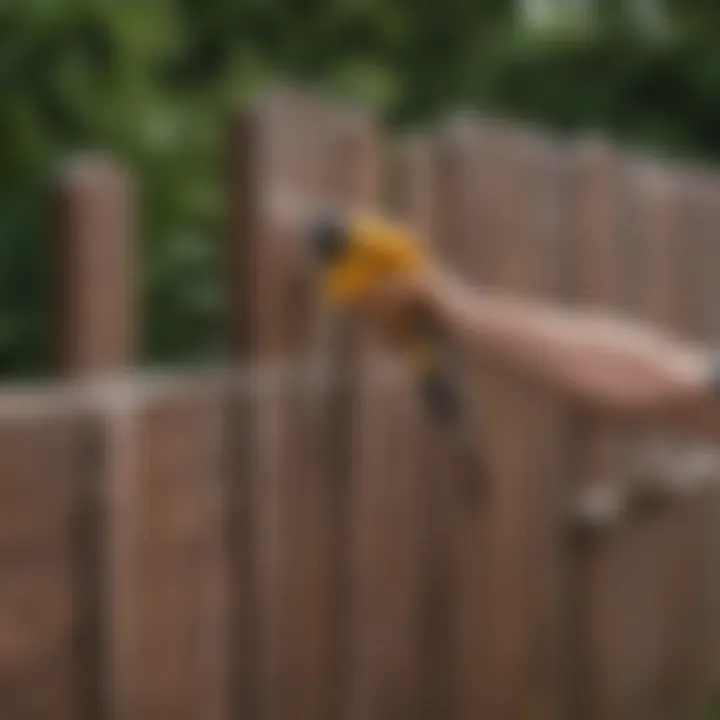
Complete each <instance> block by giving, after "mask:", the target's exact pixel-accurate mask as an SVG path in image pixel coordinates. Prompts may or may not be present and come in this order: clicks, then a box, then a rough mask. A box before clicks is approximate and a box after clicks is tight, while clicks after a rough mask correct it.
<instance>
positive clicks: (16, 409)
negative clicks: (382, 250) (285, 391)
mask: <svg viewBox="0 0 720 720" xmlns="http://www.w3.org/2000/svg"><path fill="white" fill-rule="evenodd" d="M363 373H364V375H365V376H366V378H367V379H369V380H371V381H373V382H378V383H380V384H381V385H384V384H388V386H391V385H392V384H394V383H396V382H398V381H400V380H401V379H402V378H403V377H405V376H406V375H407V370H406V369H405V368H404V367H403V366H402V363H400V362H399V361H397V360H395V359H393V358H390V357H378V358H374V359H373V362H372V363H371V364H367V365H365V366H364V368H363ZM351 377H352V372H349V371H347V370H345V369H343V368H341V367H339V366H338V365H336V364H334V363H331V362H328V361H326V362H323V361H320V360H312V361H310V362H267V363H262V364H260V365H246V366H237V365H235V366H233V365H227V366H224V365H223V366H214V367H211V368H202V369H198V370H185V371H183V370H169V371H157V372H152V371H150V372H141V373H128V374H123V375H111V376H102V377H89V378H84V379H68V380H57V381H50V382H45V383H41V384H37V383H35V384H27V385H16V386H8V387H6V388H5V389H4V390H0V420H12V419H35V418H42V417H53V416H57V415H58V414H64V413H68V412H72V411H83V410H85V411H92V410H106V411H113V410H118V411H121V410H123V409H127V408H129V407H133V406H135V405H136V404H138V403H141V404H142V403H143V402H147V401H155V400H159V399H162V398H165V397H169V396H172V395H173V394H175V393H179V394H187V393H190V394H192V393H193V392H207V391H209V392H223V391H229V392H240V393H242V392H247V393H252V392H258V393H260V394H264V393H265V392H272V391H273V390H276V389H277V388H278V387H287V388H291V387H299V388H303V389H305V390H307V391H310V392H317V393H318V394H320V395H322V394H323V393H326V392H327V391H329V390H331V389H333V388H335V387H338V386H341V385H343V384H344V383H345V382H346V381H348V380H350V379H351Z"/></svg>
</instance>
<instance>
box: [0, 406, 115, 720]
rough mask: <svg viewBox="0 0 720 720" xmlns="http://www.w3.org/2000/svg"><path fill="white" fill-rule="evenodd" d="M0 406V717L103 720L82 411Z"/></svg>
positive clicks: (89, 439) (94, 500)
mask: <svg viewBox="0 0 720 720" xmlns="http://www.w3.org/2000/svg"><path fill="white" fill-rule="evenodd" d="M9 405H10V406H11V407H12V409H10V410H9V411H8V412H7V413H6V409H7V408H6V405H5V403H3V404H2V405H0V458H1V461H0V465H1V468H0V515H1V516H2V517H1V518H0V715H2V717H3V718H7V719H8V720H20V719H21V718H23V719H24V718H38V720H42V719H43V718H47V719H48V720H51V719H52V720H63V719H66V720H75V719H76V718H77V719H78V720H83V719H85V718H87V719H88V720H89V719H91V718H98V717H100V712H101V704H100V680H101V673H100V668H99V662H100V645H99V643H100V633H99V627H98V620H99V616H98V611H99V608H98V600H99V586H98V557H97V552H98V534H97V521H98V511H99V507H98V497H97V485H96V480H97V472H98V460H99V458H100V457H101V453H102V445H101V438H99V437H98V435H97V433H96V430H97V428H96V427H95V426H94V425H93V424H92V422H91V420H90V419H89V418H88V417H87V416H86V414H85V413H83V412H82V411H78V410H75V409H72V408H55V409H54V411H53V412H52V413H50V412H49V410H47V409H46V408H45V406H43V405H42V403H41V404H40V405H39V406H38V405H37V404H36V403H35V402H34V401H30V402H29V403H28V404H27V405H26V404H25V403H24V402H22V401H20V402H18V399H17V398H16V399H15V400H13V401H11V402H10V403H9Z"/></svg>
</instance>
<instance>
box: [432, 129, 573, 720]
mask: <svg viewBox="0 0 720 720" xmlns="http://www.w3.org/2000/svg"><path fill="white" fill-rule="evenodd" d="M450 133H451V135H450V137H449V138H448V140H449V141H450V143H451V147H449V148H447V152H449V153H454V157H453V155H452V154H451V155H449V156H448V157H447V161H448V162H449V163H452V164H451V165H449V166H447V167H446V174H445V177H444V180H445V182H443V189H442V190H441V191H440V192H441V193H442V204H443V208H444V210H445V212H446V215H445V226H444V228H443V229H444V232H445V239H446V242H447V243H448V245H449V246H450V250H449V255H450V258H451V260H452V261H454V262H455V264H456V267H457V268H458V270H459V271H460V272H461V273H464V274H465V275H466V277H467V279H468V280H469V281H470V282H475V283H477V282H480V283H483V284H484V285H485V286H494V287H499V288H506V289H508V290H510V291H512V292H519V293H522V294H530V295H537V294H539V295H545V294H555V293H557V292H558V290H559V288H560V285H561V281H562V277H561V275H562V267H561V263H560V261H561V259H562V254H561V245H560V243H561V242H562V228H561V225H560V217H561V215H560V213H561V204H562V172H561V169H562V168H561V163H560V156H559V154H558V153H557V152H556V150H555V149H554V148H553V147H552V146H551V145H550V144H547V145H546V144H544V143H543V142H541V141H540V140H538V139H535V138H530V137H527V136H524V135H522V134H521V133H517V132H515V131H513V130H512V129H509V128H505V127H501V126H495V127H493V126H489V125H482V126H480V127H479V128H477V129H475V130H473V129H472V128H471V127H467V126H466V125H465V124H464V123H461V124H460V125H458V126H456V127H455V128H454V129H451V131H450ZM453 170H454V173H453ZM447 171H450V173H451V174H450V175H448V174H447ZM458 173H459V175H458ZM453 174H454V177H453ZM518 207H523V208H525V211H524V212H523V213H519V212H517V208H518ZM465 371H466V376H467V380H468V382H467V386H468V387H469V388H470V393H469V395H468V397H469V398H471V408H472V417H473V420H474V422H475V423H476V428H477V429H476V433H475V434H476V436H477V442H478V445H480V444H481V443H482V446H483V451H484V452H485V454H486V455H487V459H488V460H489V463H488V464H489V467H488V470H489V476H490V477H489V481H490V488H489V494H488V497H487V500H486V501H485V503H481V504H480V505H478V506H476V507H475V508H472V506H471V505H470V506H469V505H468V504H467V503H463V504H461V505H460V506H459V507H458V508H457V510H456V512H457V516H456V517H455V518H454V520H453V523H454V524H456V525H457V527H458V528H459V529H460V531H459V533H458V546H457V548H456V553H457V556H456V557H457V560H458V562H459V564H458V577H457V580H456V582H457V586H456V587H455V586H454V592H456V593H457V598H456V599H457V601H458V602H459V603H460V604H459V605H458V607H457V608H456V609H455V612H456V614H457V615H456V618H455V623H456V627H455V633H456V642H457V643H458V645H457V652H458V653H459V654H458V660H457V668H456V669H457V673H458V682H459V685H458V688H457V690H458V693H459V698H458V702H459V707H458V712H459V713H460V716H462V717H476V716H477V715H478V714H482V713H483V712H484V713H490V714H493V715H497V716H498V717H557V715H558V712H559V704H560V701H561V687H560V679H561V675H560V668H561V665H560V660H561V658H560V654H561V645H560V642H561V639H560V633H559V630H560V628H559V626H558V623H559V620H560V618H559V611H560V607H559V603H560V602H561V596H562V594H561V583H560V581H561V574H560V573H559V561H560V554H561V552H562V539H563V538H562V534H561V531H560V529H561V517H559V514H560V513H561V500H562V485H561V484H560V483H561V481H562V477H563V472H562V468H561V467H560V465H561V463H560V462H559V461H560V457H561V456H560V451H561V447H562V432H561V424H560V422H561V418H560V415H559V414H558V412H559V411H558V409H557V408H555V407H553V406H552V404H551V403H549V402H548V399H547V398H544V397H541V396H539V395H537V394H536V393H535V392H534V391H533V389H532V388H529V387H527V386H526V385H525V384H523V383H520V382H518V381H517V379H516V378H514V377H513V378H511V377H508V376H506V375H504V374H501V373H495V372H492V373H490V372H488V371H486V370H483V368H482V366H481V365H480V363H477V362H475V363H473V362H472V360H469V361H468V362H467V363H466V364H465ZM550 524H552V527H551V525H550ZM483 565H484V567H483ZM550 658H552V661H550Z"/></svg>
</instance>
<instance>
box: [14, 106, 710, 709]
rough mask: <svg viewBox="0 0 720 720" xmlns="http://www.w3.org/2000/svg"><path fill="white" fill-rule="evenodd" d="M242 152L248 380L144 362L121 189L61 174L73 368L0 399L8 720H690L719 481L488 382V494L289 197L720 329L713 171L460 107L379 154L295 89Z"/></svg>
mask: <svg viewBox="0 0 720 720" xmlns="http://www.w3.org/2000/svg"><path fill="white" fill-rule="evenodd" d="M227 159H228V166H229V174H228V177H229V181H228V191H229V207H230V208H231V212H230V218H229V220H230V221H229V227H228V240H229V244H228V258H229V261H228V263H227V268H228V287H229V289H230V294H229V303H230V315H231V318H232V323H231V326H232V328H233V333H232V337H231V342H230V346H231V358H230V360H231V363H230V365H229V367H228V368H226V369H225V370H208V371H203V372H200V373H196V374H188V375H181V376H170V377H162V376H156V377H147V376H138V375H137V374H135V373H132V372H130V370H131V367H130V366H131V364H132V357H133V351H132V347H133V343H132V337H133V335H134V332H133V326H134V325H135V321H134V315H135V313H134V312H133V309H132V305H133V303H132V275H133V273H132V266H133V261H132V258H133V240H134V230H133V227H134V212H135V200H134V198H133V197H132V193H131V192H130V188H131V183H130V181H129V179H128V177H127V174H126V173H124V172H123V171H122V170H120V169H119V168H118V167H116V165H115V164H114V163H113V162H112V161H109V160H98V159H93V160H84V161H82V162H78V163H75V164H74V165H73V166H72V168H71V169H70V170H69V171H68V173H66V174H65V175H63V176H62V177H61V178H60V180H59V187H58V193H57V202H56V213H57V223H56V227H57V229H58V231H57V236H56V241H57V242H56V246H57V249H58V257H60V258H62V262H61V263H60V264H59V265H58V267H59V269H60V272H59V273H58V275H59V277H60V279H61V283H60V285H61V288H60V290H61V292H60V301H59V302H58V303H57V307H58V311H59V317H58V329H59V333H58V338H59V341H58V348H59V353H58V354H59V358H60V368H61V374H62V375H63V376H65V377H70V376H75V377H77V378H78V379H79V381H78V382H75V383H72V384H68V383H59V384H57V385H50V386H47V387H35V388H29V389H26V390H18V389H8V390H7V391H5V392H4V393H3V394H2V395H0V716H1V717H2V718H3V720H6V719H7V720H20V719H21V718H22V719H26V718H28V719H29V718H33V719H36V718H37V719H38V720H45V719H47V720H50V719H52V720H62V719H63V718H67V719H68V720H70V719H73V720H75V719H78V720H82V719H85V718H88V719H89V718H93V719H94V718H102V719H103V720H104V719H105V718H112V719H113V720H165V719H167V720H185V719H187V720H229V719H230V718H233V719H234V718H246V719H247V720H289V719H290V718H292V720H323V719H325V720H335V719H339V718H347V719H349V720H370V719H377V720H380V719H387V720H399V719H401V718H407V719H408V720H409V719H411V718H412V719H413V720H415V719H416V718H427V720H431V719H432V720H440V719H443V720H445V719H448V720H450V719H457V720H470V719H471V718H472V719H473V720H474V719H476V718H480V717H482V718H488V719H497V720H500V719H502V720H506V719H510V718H518V720H530V719H534V720H555V719H565V720H580V719H582V720H643V719H647V720H657V719H658V718H663V717H682V716H683V715H682V714H683V713H684V712H685V711H686V710H687V709H688V708H689V707H690V706H691V705H692V703H693V702H695V701H696V700H697V699H699V698H702V697H703V696H704V695H706V694H707V693H709V692H710V691H711V690H713V689H714V687H715V684H716V683H717V682H718V680H720V573H718V572H717V568H719V567H720V496H719V495H718V493H717V490H716V489H715V488H714V485H713V483H712V482H711V481H712V480H713V474H714V469H713V467H712V463H711V467H710V469H709V470H708V469H707V468H701V469H696V468H695V466H696V465H697V463H698V462H699V461H700V460H702V459H704V458H705V457H706V456H705V455H702V454H699V451H698V449H697V448H696V447H694V446H693V444H692V443H691V442H690V441H689V440H688V439H686V438H669V437H665V436H662V435H660V434H659V431H653V430H652V429H645V428H631V427H618V426H612V427H606V426H601V425H600V424H599V423H598V421H597V420H596V419H594V418H593V417H587V416H584V415H582V414H581V413H580V412H579V411H577V410H575V409H573V408H569V407H563V406H561V404H560V403H559V402H558V401H557V400H556V399H554V398H550V397H547V396H543V395H540V394H538V393H537V392H536V391H534V390H533V389H532V388H528V387H525V386H523V385H522V384H521V383H520V382H518V381H517V380H516V379H515V378H510V377H506V376H504V375H502V374H499V373H498V374H494V373H492V372H491V371H490V370H487V369H484V368H478V369H477V370H475V369H473V372H472V373H471V374H469V375H468V378H467V394H468V397H469V398H471V399H472V403H473V406H474V410H475V411H476V412H475V413H474V415H475V416H476V417H477V436H478V442H482V443H483V446H484V447H485V448H486V450H487V453H488V455H489V462H490V465H491V470H492V473H491V474H492V484H493V492H492V496H491V498H490V499H489V500H487V501H485V502H480V501H478V500H477V498H475V497H473V496H472V495H469V494H468V488H467V484H466V482H465V480H466V478H465V473H464V468H463V467H461V466H460V464H459V463H458V461H457V460H456V459H455V454H454V453H453V450H452V447H451V442H450V440H449V439H448V438H446V437H444V436H443V435H442V434H441V433H439V431H438V430H437V429H436V428H435V427H433V426H432V425H431V424H430V423H429V422H428V421H427V420H426V418H425V416H424V414H423V413H422V412H421V410H420V409H419V408H418V407H417V404H416V397H415V394H414V393H413V391H412V387H411V383H410V381H409V380H408V378H406V377H405V376H404V374H403V372H402V369H398V368H396V367H394V366H392V367H390V368H388V367H387V362H386V359H385V358H380V357H378V353H377V351H376V350H374V349H372V348H369V347H368V346H367V343H366V341H365V340H364V339H363V338H358V337H353V331H352V329H351V328H346V327H343V326H342V325H341V324H340V323H339V322H338V320H337V319H336V318H335V317H334V316H333V315H332V313H331V312H330V311H329V309H328V308H327V307H325V306H324V305H323V302H322V301H321V299H319V298H318V297H317V294H316V292H315V290H314V283H313V277H312V273H311V271H309V270H308V266H307V262H305V261H304V258H303V257H302V256H303V250H302V247H301V246H300V245H298V243H297V242H295V241H294V240H293V238H294V233H293V229H292V228H288V227H287V226H286V225H285V224H284V223H283V221H282V218H281V217H280V216H281V215H282V213H279V212H278V209H277V208H278V202H279V199H282V198H288V197H290V198H292V199H293V201H294V202H302V203H305V204H307V205H308V206H311V205H314V204H327V203H338V202H343V203H347V204H351V205H385V206H388V207H390V208H391V209H392V210H393V211H395V212H396V213H398V214H400V215H402V216H403V217H404V218H406V219H407V221H408V222H410V223H412V224H413V225H414V226H415V227H416V228H417V230H418V232H419V233H420V234H421V235H422V237H423V238H425V240H426V242H428V243H432V245H433V248H434V251H435V252H437V253H438V254H440V255H441V256H443V257H444V258H446V260H447V261H448V262H449V263H450V264H452V265H453V266H454V267H456V268H457V270H458V272H460V273H462V274H463V275H464V276H466V277H467V278H468V279H470V280H472V281H475V282H478V283H492V284H497V285H502V286H505V287H508V288H510V289H512V290H513V291H516V292H518V293H524V294H529V295H532V296H538V297H543V298H552V299H553V300H557V301H562V302H564V303H572V302H576V301H583V302H591V303H595V304H599V305H610V306H612V307H615V308H619V309H621V310H622V311H623V312H624V313H626V314H630V315H632V316H637V317H646V318H650V319H652V320H654V321H657V322H660V323H663V324H666V325H668V326H669V327H671V328H672V329H673V331H676V332H678V333H681V334H685V335H688V336H690V337H695V338H699V339H702V340H713V339H716V335H717V332H718V330H720V316H719V315H718V313H717V312H716V311H714V308H715V307H716V303H714V302H713V296H714V294H715V292H714V291H715V279H714V277H713V268H714V267H715V266H716V265H717V259H718V258H720V238H718V237H717V233H718V231H717V228H718V227H719V226H720V225H719V223H718V220H719V219H720V217H718V216H720V180H718V179H717V178H716V177H713V176H712V175H709V174H708V173H706V172H703V171H700V170H695V169H688V168H677V167H676V168H668V167H661V166H658V165H656V164H652V163H650V162H648V161H646V160H643V159H640V158H633V157H629V156H628V155H627V154H623V153H621V152H619V151H617V150H614V149H613V148H611V147H610V146H609V145H607V144H605V143H603V142H601V141H597V140H590V141H587V142H578V143H574V144H572V145H568V144H561V143H559V142H555V141H552V140H550V139H547V138H544V137H542V136H538V135H535V134H532V133H528V132H525V131H523V130H522V129H518V128H514V127H509V126H506V125H502V124H498V123H491V122H487V121H482V120H476V119H472V118H461V119H459V120H455V121H453V122H450V123H448V124H447V125H445V126H442V127H440V128H436V129H433V130H432V131H426V132H425V131H423V132H418V133H415V134H413V135H411V136H405V137H403V138H396V139H389V138H384V137H382V136H381V132H380V129H379V128H378V127H377V126H376V124H375V123H374V121H373V119H372V118H371V117H369V116H368V115H367V114H366V113H364V112H362V111H358V110H352V109H347V108H338V107H335V106H333V105H331V104H328V103H326V102H325V101H323V100H322V99H320V98H317V97H315V96H312V95H307V94H303V93H296V92H285V93H279V94H275V95H272V96H270V97H267V98H265V99H263V100H262V101H261V102H259V103H257V104H256V105H255V106H254V107H253V108H252V109H250V110H249V111H244V112H242V113H239V114H238V116H237V117H234V118H232V120H231V122H230V130H229V139H228V152H227ZM318 367H322V368H324V372H323V373H321V374H320V373H318V372H317V368H318ZM648 457H649V458H650V459H651V460H654V461H655V462H654V465H655V467H654V468H651V469H650V470H648V463H647V459H648ZM658 458H659V459H660V460H659V461H658ZM712 459H713V458H712V456H711V460H712ZM651 464H652V463H651ZM694 468H695V469H694ZM641 482H642V486H641V485H640V483H641ZM648 485H649V486H651V487H652V488H654V490H655V495H656V496H666V497H664V500H665V501H664V502H660V503H657V504H656V505H655V506H653V507H651V508H650V509H649V510H647V511H645V512H640V509H639V508H638V507H636V506H637V502H636V501H635V498H636V496H637V497H641V496H644V495H646V494H647V493H643V492H640V491H641V489H642V488H644V487H645V486H648ZM633 489H634V490H633ZM689 489H690V490H692V491H691V492H687V490H689ZM631 490H633V491H632V492H630V491H631ZM661 491H662V492H661ZM684 491H686V492H684ZM661 499H662V498H661Z"/></svg>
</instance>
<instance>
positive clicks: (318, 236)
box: [310, 213, 347, 262]
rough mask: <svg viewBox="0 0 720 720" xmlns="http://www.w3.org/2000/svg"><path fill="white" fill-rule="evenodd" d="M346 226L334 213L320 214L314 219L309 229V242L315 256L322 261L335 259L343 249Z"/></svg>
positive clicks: (345, 238)
mask: <svg viewBox="0 0 720 720" xmlns="http://www.w3.org/2000/svg"><path fill="white" fill-rule="evenodd" d="M346 241H347V226H346V223H345V222H344V220H343V219H342V218H341V217H340V216H339V215H335V214H330V213H328V214H326V215H322V216H320V217H319V218H317V219H316V220H315V222H314V223H313V226H312V228H311V231H310V242H311V243H312V246H313V250H314V251H315V254H316V255H317V257H318V258H319V259H320V260H321V261H323V262H332V261H333V260H336V259H337V258H338V257H339V256H340V255H342V254H343V252H344V251H345V245H346Z"/></svg>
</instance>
